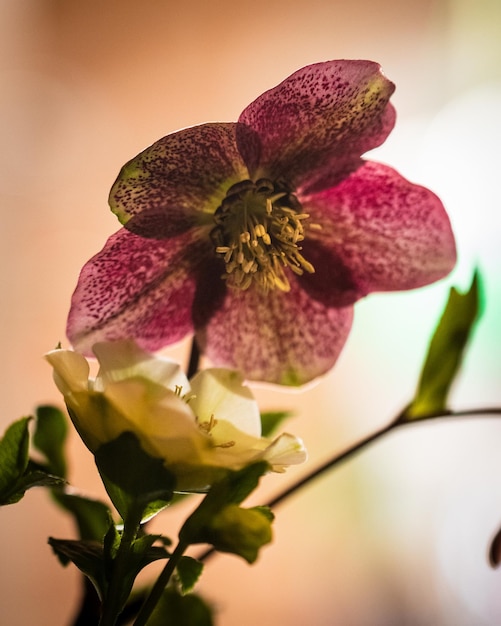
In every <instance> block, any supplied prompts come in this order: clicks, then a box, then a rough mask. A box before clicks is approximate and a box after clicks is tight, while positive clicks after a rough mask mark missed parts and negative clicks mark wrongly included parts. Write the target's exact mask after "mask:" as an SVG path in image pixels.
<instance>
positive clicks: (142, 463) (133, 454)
mask: <svg viewBox="0 0 501 626" xmlns="http://www.w3.org/2000/svg"><path fill="white" fill-rule="evenodd" d="M95 459H96V465H97V467H98V470H99V473H100V474H101V478H102V479H103V483H104V486H105V487H106V491H107V492H108V495H109V496H110V498H111V501H112V502H113V504H114V505H115V507H116V509H117V511H118V512H119V513H120V515H121V516H122V518H123V519H127V518H128V517H129V516H130V515H131V514H132V512H133V511H136V510H138V509H140V510H141V512H144V513H145V517H149V518H151V517H152V514H153V512H154V511H156V512H158V511H160V510H161V509H162V508H164V507H165V506H167V504H168V502H169V501H170V499H171V498H172V492H173V489H174V485H175V477H174V475H173V474H172V473H171V472H169V471H168V470H167V469H166V467H165V466H164V462H163V460H162V459H159V458H154V457H152V456H150V455H149V454H147V453H146V452H145V451H144V450H143V449H142V447H141V445H140V443H139V439H138V438H137V436H136V435H135V434H134V433H131V432H124V433H122V434H121V435H120V436H119V437H118V438H117V439H114V440H113V441H110V442H108V443H105V444H103V445H102V446H100V447H99V448H98V450H97V452H96V454H95ZM134 515H135V513H134Z"/></svg>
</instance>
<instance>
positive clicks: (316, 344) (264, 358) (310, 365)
mask: <svg viewBox="0 0 501 626" xmlns="http://www.w3.org/2000/svg"><path fill="white" fill-rule="evenodd" d="M290 280H291V291H289V292H283V291H279V290H278V289H277V290H274V291H271V292H269V293H268V294H263V293H261V292H260V291H258V290H257V289H254V288H252V287H251V288H250V289H248V290H247V291H240V290H232V289H229V290H228V291H227V294H226V298H225V300H224V302H223V303H222V306H221V307H220V308H219V309H218V310H216V311H215V312H214V313H213V315H212V317H211V319H210V320H208V322H207V324H206V325H205V326H200V325H199V324H197V320H196V319H195V326H196V328H197V335H196V336H197V340H198V343H199V345H200V347H201V349H202V350H203V351H204V352H205V354H206V355H207V356H208V357H209V359H210V360H211V361H212V362H213V363H215V364H217V365H220V366H226V367H231V368H236V369H239V370H241V371H242V372H244V373H245V376H246V378H248V379H251V380H262V381H267V382H272V383H277V384H284V385H301V384H303V383H306V382H308V381H310V380H312V379H313V378H315V377H317V376H320V375H321V374H324V373H325V372H327V371H328V370H329V369H330V368H331V367H332V366H333V365H334V363H335V361H336V359H337V357H338V355H339V353H340V351H341V349H342V347H343V345H344V343H345V341H346V338H347V336H348V333H349V331H350V327H351V322H352V316H353V311H352V307H345V308H327V307H325V306H323V305H322V304H321V303H320V302H316V301H314V300H312V299H311V298H309V296H308V295H307V294H306V292H305V291H303V290H302V289H301V288H300V287H299V284H298V283H297V282H296V280H295V279H294V277H293V276H291V278H290Z"/></svg>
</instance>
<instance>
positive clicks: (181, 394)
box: [46, 340, 306, 492]
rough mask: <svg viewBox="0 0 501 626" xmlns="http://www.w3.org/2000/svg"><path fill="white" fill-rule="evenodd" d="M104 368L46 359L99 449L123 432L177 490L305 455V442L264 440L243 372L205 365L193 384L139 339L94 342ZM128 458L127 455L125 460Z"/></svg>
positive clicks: (59, 354) (72, 355)
mask: <svg viewBox="0 0 501 626" xmlns="http://www.w3.org/2000/svg"><path fill="white" fill-rule="evenodd" d="M93 350H94V353H95V355H96V356H97V358H98V361H99V364H100V369H99V372H98V374H97V376H96V377H95V378H89V371H90V370H89V363H88V362H87V360H86V359H85V357H84V356H83V355H82V354H80V353H78V352H73V351H72V350H61V349H57V350H53V351H51V352H49V353H48V354H47V355H46V359H47V360H48V361H49V363H50V364H51V365H52V367H53V369H54V380H55V383H56V385H57V387H58V389H59V390H60V391H61V393H62V394H63V396H64V399H65V402H66V405H67V407H68V410H69V413H70V416H71V419H72V421H73V423H74V425H75V427H76V429H77V431H78V433H79V434H80V436H81V438H82V440H83V441H84V443H85V445H86V446H87V447H88V448H89V450H90V451H91V452H93V453H96V452H97V450H98V449H99V447H100V446H101V445H103V444H105V443H108V442H110V441H113V440H115V439H117V438H118V437H119V436H120V435H121V434H122V433H124V432H132V433H133V434H134V435H136V436H137V437H138V439H139V442H140V445H141V447H142V448H143V450H144V451H145V452H146V453H147V454H149V455H150V456H152V457H154V458H160V459H162V460H163V461H164V465H165V467H166V468H167V469H168V470H169V471H170V472H171V473H172V474H173V475H174V476H175V478H176V487H175V490H176V491H186V492H188V491H189V492H191V491H205V490H207V489H208V488H209V487H210V485H211V484H212V482H213V481H214V480H216V479H217V478H218V477H220V476H221V475H222V474H223V473H224V472H225V471H226V470H238V469H241V468H242V467H244V466H246V465H247V464H249V463H253V462H255V461H260V460H265V461H267V462H268V463H269V464H270V467H271V469H272V470H274V471H278V472H281V471H284V470H285V468H286V466H288V465H292V464H296V463H302V462H303V461H305V460H306V451H305V448H304V446H303V443H302V442H301V440H300V439H298V438H296V437H294V436H292V435H289V434H286V433H285V434H282V435H280V436H279V437H277V438H276V439H275V440H273V441H271V440H268V439H265V438H262V437H261V420H260V414H259V409H258V406H257V403H256V401H255V400H254V398H253V396H252V393H251V391H250V389H249V388H248V387H246V386H244V385H243V384H242V378H241V376H240V374H238V372H235V371H231V370H226V369H207V370H202V371H201V372H199V373H198V374H196V375H195V376H194V378H193V379H192V380H191V382H188V379H187V378H186V377H185V376H184V374H183V373H182V371H181V369H180V367H179V366H178V365H177V364H176V363H175V362H173V361H170V360H167V359H164V358H157V357H154V356H152V355H150V354H148V353H147V352H144V351H143V350H142V349H141V348H139V347H138V346H137V345H136V344H135V343H134V342H133V341H129V340H124V341H116V342H103V343H98V344H96V345H95V346H94V347H93ZM125 462H126V460H125Z"/></svg>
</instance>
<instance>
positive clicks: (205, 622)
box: [147, 588, 214, 626]
mask: <svg viewBox="0 0 501 626" xmlns="http://www.w3.org/2000/svg"><path fill="white" fill-rule="evenodd" d="M166 624H175V625H176V626H213V624H214V622H213V619H212V611H211V609H210V608H209V606H208V605H207V604H206V603H205V602H204V601H203V600H202V599H201V598H200V596H198V595H194V594H188V595H182V594H180V593H179V592H177V591H176V590H175V589H172V588H168V589H166V590H165V591H164V593H163V594H162V597H161V598H160V601H159V602H158V604H157V606H156V607H155V610H154V611H153V613H152V615H151V617H150V619H149V620H148V622H147V626H165V625H166Z"/></svg>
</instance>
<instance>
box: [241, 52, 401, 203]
mask: <svg viewBox="0 0 501 626" xmlns="http://www.w3.org/2000/svg"><path fill="white" fill-rule="evenodd" d="M393 91H394V85H393V83H391V82H390V81H389V80H388V79H387V78H385V76H384V75H383V74H382V72H381V70H380V67H379V65H378V64H377V63H373V62H372V61H329V62H326V63H317V64H315V65H310V66H307V67H304V68H302V69H300V70H298V71H297V72H295V73H294V74H292V76H290V77H289V78H287V79H286V80H284V81H283V82H282V83H280V84H279V85H278V86H277V87H275V88H274V89H271V90H270V91H267V92H265V93H264V94H263V95H261V96H260V97H259V98H257V99H256V100H255V101H254V102H252V103H251V104H250V105H249V106H248V107H247V108H246V109H245V110H244V111H243V113H242V114H241V116H240V118H239V122H241V123H242V124H245V125H246V126H247V127H248V128H251V129H252V130H254V131H256V133H257V134H258V135H259V138H260V140H261V146H260V150H257V149H253V148H252V144H251V143H249V142H245V141H240V139H239V147H240V151H241V152H242V154H243V156H244V158H245V160H246V163H247V165H248V167H249V169H250V170H251V173H252V175H253V176H254V177H255V178H258V177H260V176H266V177H269V178H271V179H273V180H276V179H284V180H286V181H288V182H289V184H291V185H292V187H293V188H295V189H298V188H303V190H304V191H305V192H308V191H311V190H313V189H316V190H318V189H322V188H324V189H325V188H327V187H330V186H332V185H334V184H336V183H337V182H338V181H339V180H341V179H342V178H343V177H344V176H346V174H347V173H349V172H350V171H353V170H354V169H356V167H358V165H359V159H360V156H361V155H362V154H363V153H364V152H366V151H367V150H370V149H372V148H375V147H376V146H378V145H379V144H381V143H382V142H383V141H384V140H385V139H386V137H387V136H388V133H389V132H390V131H391V129H392V128H393V125H394V123H395V111H394V109H393V107H392V106H391V105H390V104H389V103H388V100H389V98H390V96H391V94H392V93H393Z"/></svg>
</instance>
